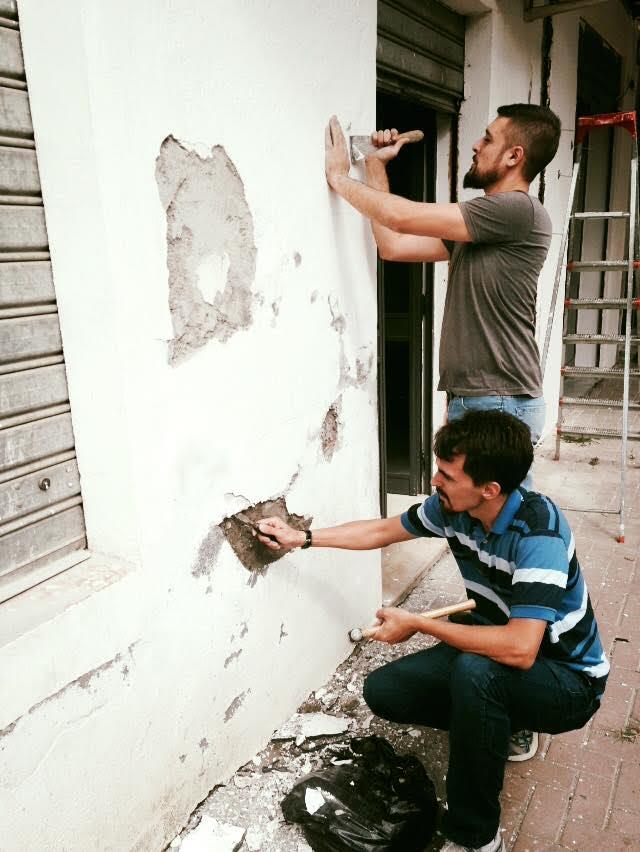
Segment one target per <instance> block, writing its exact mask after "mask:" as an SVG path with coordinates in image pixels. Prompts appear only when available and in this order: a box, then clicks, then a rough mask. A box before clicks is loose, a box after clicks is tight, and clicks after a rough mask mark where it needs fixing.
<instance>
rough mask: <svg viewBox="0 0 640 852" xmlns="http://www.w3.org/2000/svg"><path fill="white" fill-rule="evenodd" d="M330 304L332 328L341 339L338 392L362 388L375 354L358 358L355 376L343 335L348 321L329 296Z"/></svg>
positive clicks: (370, 353)
mask: <svg viewBox="0 0 640 852" xmlns="http://www.w3.org/2000/svg"><path fill="white" fill-rule="evenodd" d="M328 302H329V310H330V311H331V327H332V328H334V329H335V330H336V332H337V333H338V337H339V339H340V353H339V355H338V359H339V363H340V379H339V381H338V390H344V389H345V388H349V387H352V388H359V387H362V386H363V385H365V384H366V382H367V380H368V378H369V375H370V374H371V370H372V368H373V352H370V351H369V352H367V356H366V358H365V359H364V360H363V359H362V358H356V370H355V373H356V374H355V376H353V375H352V370H351V365H350V364H349V359H348V358H347V354H346V352H345V347H344V337H343V335H344V332H345V331H346V328H347V320H346V319H345V317H344V315H343V314H341V313H339V312H338V308H337V305H336V304H334V302H333V301H332V299H331V296H329V298H328ZM363 348H365V347H363Z"/></svg>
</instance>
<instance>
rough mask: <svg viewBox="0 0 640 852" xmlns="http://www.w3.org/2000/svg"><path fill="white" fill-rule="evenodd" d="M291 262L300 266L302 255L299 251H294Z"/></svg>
mask: <svg viewBox="0 0 640 852" xmlns="http://www.w3.org/2000/svg"><path fill="white" fill-rule="evenodd" d="M293 262H294V263H295V265H296V266H300V264H301V263H302V255H301V254H300V252H299V251H294V253H293Z"/></svg>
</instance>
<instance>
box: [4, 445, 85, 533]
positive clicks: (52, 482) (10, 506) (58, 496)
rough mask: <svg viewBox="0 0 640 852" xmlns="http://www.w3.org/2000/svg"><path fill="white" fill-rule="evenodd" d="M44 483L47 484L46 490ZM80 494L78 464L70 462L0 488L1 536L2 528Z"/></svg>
mask: <svg viewBox="0 0 640 852" xmlns="http://www.w3.org/2000/svg"><path fill="white" fill-rule="evenodd" d="M45 480H49V484H48V487H46V488H45V487H44V486H45V485H47V483H46V482H45ZM79 494H80V475H79V473H78V464H77V462H76V460H75V459H72V460H70V461H68V462H64V463H63V464H58V465H54V466H53V467H45V468H42V470H38V471H36V472H35V473H31V474H29V475H28V476H22V477H20V479H13V480H11V481H10V482H5V483H4V484H3V485H0V536H2V535H3V534H4V530H3V525H4V524H6V523H7V522H9V521H14V520H15V519H16V518H21V517H23V516H24V515H29V514H30V513H32V512H37V511H40V510H41V509H44V508H46V507H47V506H52V505H54V504H55V503H60V502H61V501H62V500H66V499H68V498H69V497H77V496H78V495H79Z"/></svg>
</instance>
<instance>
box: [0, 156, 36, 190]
mask: <svg viewBox="0 0 640 852" xmlns="http://www.w3.org/2000/svg"><path fill="white" fill-rule="evenodd" d="M0 194H2V195H39V194H40V175H39V174H38V162H37V160H36V152H35V151H29V150H28V149H26V148H0Z"/></svg>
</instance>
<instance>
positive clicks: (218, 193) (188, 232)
mask: <svg viewBox="0 0 640 852" xmlns="http://www.w3.org/2000/svg"><path fill="white" fill-rule="evenodd" d="M156 181H157V183H158V191H159V194H160V200H161V202H162V205H163V207H164V209H165V211H166V214H167V267H168V270H169V309H170V311H171V320H172V323H173V331H174V337H173V340H171V341H170V342H169V363H170V364H171V365H173V366H175V365H176V364H179V363H180V362H181V361H182V360H184V359H185V358H186V357H187V356H188V355H190V354H192V353H193V352H195V351H197V350H198V349H200V348H201V347H202V346H204V345H205V344H206V343H207V342H208V341H209V340H218V341H220V342H222V343H224V342H226V341H227V340H228V339H229V338H230V337H231V336H232V335H233V334H235V333H236V332H237V331H240V330H242V329H246V328H248V327H249V326H250V325H251V321H252V316H251V303H252V298H253V296H252V293H251V285H252V284H253V280H254V276H255V269H256V254H257V251H256V246H255V242H254V235H253V219H252V216H251V211H250V210H249V206H248V204H247V201H246V198H245V194H244V185H243V183H242V180H241V178H240V175H239V174H238V172H237V170H236V168H235V166H234V165H233V163H232V162H231V160H230V159H229V157H228V156H227V153H226V152H225V150H224V148H223V147H222V146H221V145H216V146H214V147H213V148H212V149H211V154H210V155H209V156H201V155H200V154H199V153H198V152H196V151H190V150H188V149H187V148H186V147H185V146H184V145H183V144H181V143H180V142H179V141H178V140H177V139H175V138H174V137H173V136H167V138H166V139H165V140H164V142H163V143H162V145H161V147H160V154H159V156H158V158H157V160H156Z"/></svg>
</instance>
